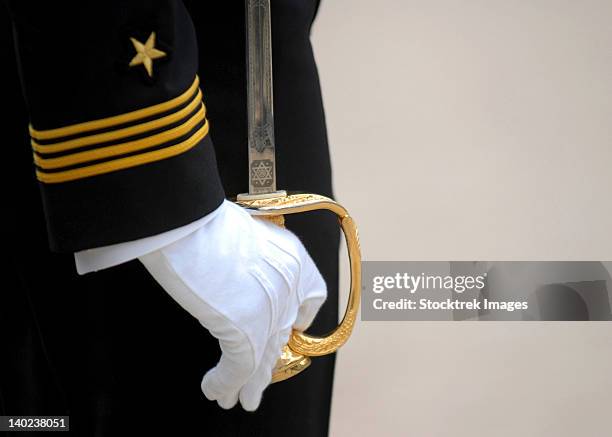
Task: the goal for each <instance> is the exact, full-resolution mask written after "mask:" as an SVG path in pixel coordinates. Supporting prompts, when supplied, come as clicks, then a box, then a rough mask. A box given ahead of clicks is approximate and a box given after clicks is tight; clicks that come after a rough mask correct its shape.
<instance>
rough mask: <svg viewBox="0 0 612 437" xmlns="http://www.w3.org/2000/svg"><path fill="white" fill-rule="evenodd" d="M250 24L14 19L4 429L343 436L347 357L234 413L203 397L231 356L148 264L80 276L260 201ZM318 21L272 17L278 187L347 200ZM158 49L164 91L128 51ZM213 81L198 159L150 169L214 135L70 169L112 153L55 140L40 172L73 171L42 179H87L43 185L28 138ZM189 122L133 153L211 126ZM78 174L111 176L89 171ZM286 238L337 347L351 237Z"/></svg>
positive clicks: (180, 16)
mask: <svg viewBox="0 0 612 437" xmlns="http://www.w3.org/2000/svg"><path fill="white" fill-rule="evenodd" d="M230 3H231V4H230ZM243 6H244V5H243V3H242V2H202V1H189V2H185V5H183V3H181V2H176V1H129V2H115V1H105V2H76V1H75V2H30V1H24V0H16V1H9V2H8V8H3V9H2V24H3V26H2V29H3V30H2V31H3V42H4V43H5V46H4V48H5V51H4V53H3V62H4V65H5V71H6V72H7V73H8V74H9V79H8V80H7V82H6V83H5V93H3V94H4V99H3V105H4V106H5V108H8V113H7V114H6V115H5V116H4V128H3V130H4V144H3V160H2V162H3V168H4V171H3V172H1V174H2V186H3V190H2V195H3V197H4V199H5V205H7V206H8V209H7V210H5V211H6V212H8V215H9V218H10V222H9V223H8V224H7V225H5V226H4V231H5V233H4V239H3V241H4V242H5V243H6V245H7V247H6V252H7V253H9V254H10V258H9V262H8V263H6V264H4V266H3V271H2V277H3V282H2V283H3V286H2V292H1V293H0V336H1V337H0V340H1V341H2V345H3V346H2V349H0V366H1V367H0V414H4V415H7V414H13V415H30V414H39V415H43V414H44V415H69V416H70V420H71V431H72V434H73V435H78V436H111V435H113V436H114V435H118V434H119V433H120V432H133V433H137V435H144V434H146V433H148V432H161V433H168V435H180V436H183V435H206V436H275V435H292V436H302V435H303V436H324V435H326V434H327V429H328V422H329V409H330V402H331V389H332V381H333V369H334V358H335V357H334V356H328V357H322V358H317V359H315V360H314V361H313V364H312V366H311V368H309V369H308V370H307V371H305V372H304V373H302V374H301V375H298V376H297V377H295V378H293V379H291V380H289V381H286V382H282V383H279V384H274V385H272V386H270V387H269V388H268V389H267V390H266V391H265V393H264V398H263V401H262V404H261V407H260V408H259V409H258V411H256V412H255V413H247V412H245V411H243V410H242V409H241V407H240V406H237V407H235V408H234V409H232V410H229V411H226V410H222V409H220V408H219V407H218V406H217V404H216V403H215V402H209V401H208V400H206V398H205V397H204V395H203V394H202V393H201V390H200V381H201V378H202V376H203V374H204V372H205V371H206V370H207V369H208V368H210V367H212V366H213V365H214V364H215V363H216V361H217V360H218V359H219V356H220V351H219V347H218V344H217V341H216V339H214V338H213V337H212V336H211V335H210V334H209V333H208V332H207V331H206V330H204V329H202V327H201V325H200V324H199V323H198V321H197V320H195V319H193V318H192V317H191V316H189V315H188V313H186V312H185V311H184V310H183V309H182V308H181V307H180V306H179V305H178V304H177V303H176V302H174V301H173V300H172V298H170V297H169V296H168V295H167V294H166V293H165V291H164V290H163V289H162V288H161V287H160V286H159V285H158V284H157V283H156V282H155V281H154V280H153V279H152V278H151V277H150V276H149V275H148V273H147V272H146V270H145V269H144V267H143V266H142V265H141V264H140V263H139V262H138V261H131V262H128V263H125V264H123V265H120V266H117V267H113V268H110V269H106V270H103V271H100V272H96V273H92V274H88V275H85V276H79V275H77V273H76V271H75V267H74V259H73V256H72V252H74V251H77V250H81V249H84V248H88V247H95V246H101V245H107V244H112V243H116V242H119V241H128V240H132V239H136V238H141V237H144V236H147V235H154V234H156V233H160V232H163V231H165V230H168V229H172V228H174V227H177V226H180V225H182V224H185V223H188V222H190V221H192V220H194V219H197V218H199V217H201V216H203V215H205V214H206V213H208V212H210V211H211V210H212V209H214V208H215V207H216V206H217V205H218V204H219V203H220V202H221V200H222V199H223V197H224V196H226V197H232V196H235V195H236V194H237V193H239V192H245V191H246V189H247V175H246V169H247V154H246V82H245V59H246V58H245V34H244V9H243ZM317 7H318V2H317V1H314V0H307V1H303V0H272V29H273V62H274V66H273V68H274V105H275V117H276V139H277V147H278V149H277V156H278V162H277V173H278V186H279V187H280V188H284V189H289V190H303V191H310V192H315V193H319V194H323V195H327V196H330V197H333V196H332V194H333V193H332V188H331V170H330V162H329V152H328V145H327V138H326V128H325V120H324V114H323V107H322V102H321V94H320V87H319V82H318V76H317V71H316V66H315V62H314V58H313V54H312V48H311V45H310V40H309V33H310V27H311V24H312V21H313V20H314V17H315V15H316V11H317ZM9 11H10V12H9ZM9 17H12V18H13V26H14V29H13V32H11V21H10V19H9ZM189 17H191V19H190V18H189ZM153 31H154V32H156V37H157V39H156V47H157V48H158V49H159V50H162V51H163V52H164V53H165V54H166V56H165V57H163V58H160V59H155V60H154V61H153V76H152V77H149V76H148V75H147V73H146V70H145V69H144V67H143V66H142V65H137V66H134V67H129V66H128V63H129V62H130V60H131V58H132V57H133V56H134V54H135V52H134V47H133V46H132V43H131V42H130V39H129V38H130V37H134V38H136V39H137V40H139V41H141V42H143V43H144V42H145V40H146V39H147V38H148V37H149V35H150V33H151V32H153ZM13 37H15V40H14V41H13ZM13 44H14V45H15V48H16V51H17V53H18V56H19V62H17V67H16V66H15V65H13V63H15V56H14V50H13V47H11V45H13ZM11 52H12V53H11ZM196 74H197V75H198V76H199V79H200V83H199V88H200V89H201V90H202V93H203V98H202V100H203V102H204V104H205V110H206V120H208V123H209V126H208V128H209V129H208V133H207V134H206V135H205V136H204V137H203V138H202V139H200V140H199V141H197V143H196V145H195V146H193V147H190V148H189V149H187V150H185V151H182V152H180V153H175V154H173V155H171V156H168V157H165V158H163V159H155V160H151V158H149V156H153V155H145V153H147V152H150V151H155V150H164V149H168V151H172V150H175V149H176V147H174V146H177V145H179V144H183V143H186V142H187V141H188V140H189V139H190V138H191V137H194V136H195V135H196V134H197V132H201V129H203V126H204V124H205V121H199V122H197V123H196V122H194V123H192V126H191V125H190V129H189V130H186V131H185V132H184V133H183V134H181V136H174V137H172V138H171V139H170V140H168V141H166V142H163V143H160V144H157V145H156V146H155V147H152V148H146V149H141V150H137V151H133V152H128V153H126V154H124V155H118V156H113V157H108V156H104V157H102V158H99V159H97V160H96V159H88V160H85V161H83V162H78V163H76V164H75V163H72V161H70V160H71V159H74V158H75V156H73V155H74V154H75V153H78V152H81V151H88V150H94V149H98V148H100V149H103V148H104V147H106V146H108V145H109V144H111V143H112V141H111V142H105V141H103V139H104V138H105V137H104V136H102V137H99V138H100V139H101V140H100V141H96V142H94V143H92V144H90V145H88V146H85V148H83V149H81V148H79V149H78V150H77V151H76V152H75V151H74V150H72V149H69V150H66V151H59V152H58V151H53V152H50V153H46V150H55V149H45V148H44V147H45V146H53V145H57V144H60V145H61V144H65V143H66V142H69V141H71V140H74V139H79V138H82V137H84V136H85V137H86V136H87V135H89V134H91V133H92V132H85V133H82V132H78V133H76V134H74V133H73V134H72V135H73V136H72V137H71V136H66V137H55V138H51V139H40V140H37V144H39V149H40V150H42V152H40V153H39V158H43V159H50V160H53V159H54V158H62V159H64V160H62V159H60V160H59V161H58V162H61V165H59V167H58V166H51V167H54V168H41V167H38V175H39V176H38V177H39V179H40V178H43V179H45V178H49V176H47V175H46V174H53V173H60V174H62V175H68V176H66V177H76V179H73V180H68V181H60V182H56V181H55V182H45V181H43V180H38V181H37V176H35V174H34V173H35V172H34V169H35V168H34V166H33V163H32V156H33V155H32V148H31V147H30V138H29V137H28V135H27V123H28V121H29V122H30V123H31V124H32V127H33V128H34V129H36V130H40V131H47V130H51V129H55V128H57V127H61V126H66V125H74V124H77V123H81V122H85V121H90V120H96V119H100V118H105V117H111V116H114V115H117V114H123V113H127V112H130V111H134V110H137V109H139V108H144V107H151V106H153V105H156V104H159V103H162V102H166V101H169V100H172V99H173V98H175V97H176V96H178V95H180V94H181V93H184V91H185V90H187V89H188V87H189V86H190V85H192V83H193V80H194V77H195V75H196ZM20 80H21V83H22V86H23V90H21V89H20V86H19V83H20ZM23 96H25V102H26V103H27V109H26V106H25V105H24V99H23ZM194 96H195V95H190V96H189V99H188V100H186V101H185V102H182V103H181V104H180V105H178V106H174V107H172V108H170V109H168V110H166V111H165V112H161V113H157V114H155V115H149V116H148V117H145V118H142V117H141V118H139V119H137V120H135V121H131V122H128V123H126V124H124V125H120V126H118V127H116V126H113V127H111V128H102V129H100V130H98V131H93V133H96V134H104V133H105V132H108V131H113V130H114V129H119V128H121V129H122V128H129V127H130V126H132V125H139V124H142V123H147V122H149V121H151V120H158V121H159V120H160V119H162V117H166V116H169V115H172V114H174V113H178V112H179V111H180V110H181V109H182V108H184V107H186V106H187V105H189V104H190V102H192V101H193V100H194V99H196V97H194ZM181 117H182V118H180V120H178V121H175V122H173V123H165V124H163V125H162V126H161V127H158V128H157V130H154V131H151V132H149V133H144V134H136V135H134V136H133V137H129V138H123V140H130V141H138V140H139V139H142V138H146V137H147V136H148V135H154V134H159V133H162V132H164V131H170V130H171V129H174V128H176V127H177V126H179V124H183V123H186V122H187V121H189V120H192V119H193V120H195V118H194V117H195V115H194V112H189V113H188V114H187V115H185V116H184V117H183V116H181ZM195 121H197V120H195ZM43 136H44V135H43ZM96 138H98V137H96ZM104 150H106V149H104ZM172 153H174V152H172ZM141 154H142V157H141V158H142V159H143V160H144V161H145V162H143V163H140V164H138V165H131V164H130V165H131V166H127V167H125V168H115V169H113V170H111V171H106V172H104V173H99V174H96V172H97V171H99V170H98V169H99V168H105V167H104V165H103V166H101V167H100V166H98V164H103V163H105V162H108V161H114V160H115V159H119V158H126V157H127V158H129V157H132V156H139V155H141ZM66 157H68V158H66ZM65 159H68V161H65ZM46 162H55V161H46ZM117 162H120V163H123V162H132V161H130V160H128V161H117ZM105 165H106V164H105ZM111 165H115V164H114V163H113V164H111ZM117 165H124V164H117ZM79 168H84V169H85V172H87V171H91V172H93V173H94V174H93V175H89V176H83V174H84V173H80V170H79V171H77V172H74V171H73V170H75V169H79ZM216 168H218V173H217V170H216ZM40 174H43V176H40ZM73 175H76V176H73ZM54 177H57V176H51V177H50V178H51V179H53V178H54ZM61 177H63V176H60V178H61ZM51 179H45V180H51ZM41 196H42V200H43V201H42V202H41ZM287 226H288V228H289V229H291V230H293V231H294V232H296V233H297V234H298V235H299V236H300V237H301V239H302V241H303V242H304V244H305V245H306V247H307V248H308V250H309V252H310V253H311V255H312V257H313V259H314V260H315V262H316V263H317V266H318V267H319V269H320V270H321V272H322V274H323V276H324V278H325V280H326V282H327V284H328V289H329V298H328V300H327V302H326V304H325V305H324V307H323V309H322V310H321V312H320V313H319V315H318V316H317V319H316V320H315V323H314V325H313V327H312V329H311V332H314V333H324V332H327V331H328V330H330V329H331V328H333V327H334V326H335V324H336V322H337V304H338V301H337V281H338V265H337V256H338V243H339V230H338V228H337V224H336V221H335V219H334V218H333V217H331V216H330V215H327V214H325V213H309V214H306V215H302V216H290V217H288V220H287ZM49 248H51V250H50V249H49ZM16 435H17V434H16ZM19 435H27V433H20V434H19Z"/></svg>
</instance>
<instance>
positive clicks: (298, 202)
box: [236, 192, 361, 382]
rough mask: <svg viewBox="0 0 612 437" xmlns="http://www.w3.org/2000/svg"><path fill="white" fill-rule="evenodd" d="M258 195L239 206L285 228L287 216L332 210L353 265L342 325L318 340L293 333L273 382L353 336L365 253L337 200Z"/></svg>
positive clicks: (242, 200)
mask: <svg viewBox="0 0 612 437" xmlns="http://www.w3.org/2000/svg"><path fill="white" fill-rule="evenodd" d="M253 197H255V196H249V195H248V194H247V195H239V196H238V199H237V200H236V203H237V204H238V205H240V206H242V207H244V208H246V209H248V210H249V212H250V213H251V214H252V215H253V216H255V217H260V218H262V219H266V220H271V221H273V222H274V223H276V224H278V225H280V226H283V220H282V219H283V218H284V217H283V216H284V215H287V214H297V213H301V212H307V211H315V210H328V211H331V212H333V213H334V214H335V215H336V217H337V218H338V222H339V224H340V227H341V229H342V231H343V233H344V237H345V240H346V246H347V249H348V255H349V262H350V275H351V285H350V291H349V297H348V303H347V307H346V310H345V312H344V317H343V318H342V321H341V322H340V324H339V325H338V326H337V327H336V329H334V330H333V331H331V332H330V333H329V334H327V335H325V336H322V337H318V336H313V335H309V334H307V333H305V332H300V331H297V330H293V331H292V333H291V336H290V337H289V342H288V343H287V345H286V346H285V347H284V349H283V354H282V356H281V358H280V359H279V360H278V362H277V363H276V367H275V369H274V372H273V376H272V382H279V381H283V380H285V379H288V378H290V377H292V376H294V375H297V374H298V373H300V372H301V371H302V370H304V369H306V368H307V367H308V366H309V365H310V357H318V356H322V355H328V354H331V353H333V352H335V351H336V350H337V349H338V348H339V347H340V346H342V345H343V344H344V343H346V341H347V340H348V338H349V337H350V335H351V332H352V331H353V326H354V325H355V321H356V319H357V312H358V310H359V301H360V297H361V252H360V247H359V237H358V234H357V227H356V226H355V222H354V221H353V219H352V217H351V216H350V215H349V213H348V211H347V210H346V209H345V208H344V207H343V206H342V205H340V204H339V203H337V202H335V201H334V200H332V199H330V198H328V197H325V196H321V195H318V194H302V193H298V194H289V195H287V194H285V193H284V192H280V194H279V195H277V196H274V197H267V198H262V199H253Z"/></svg>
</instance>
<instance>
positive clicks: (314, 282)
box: [293, 252, 327, 331]
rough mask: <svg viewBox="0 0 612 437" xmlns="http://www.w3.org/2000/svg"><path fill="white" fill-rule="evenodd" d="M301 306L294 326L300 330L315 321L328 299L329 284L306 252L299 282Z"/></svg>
mask: <svg viewBox="0 0 612 437" xmlns="http://www.w3.org/2000/svg"><path fill="white" fill-rule="evenodd" d="M298 295H299V298H300V306H299V309H298V314H297V317H296V319H295V322H294V323H293V327H294V328H295V329H298V330H300V331H304V330H306V329H307V328H308V327H309V326H310V325H311V324H312V322H313V320H314V318H315V316H316V315H317V313H318V312H319V310H320V309H321V305H323V303H324V302H325V300H326V299H327V285H326V284H325V280H324V279H323V277H322V276H321V273H320V272H319V270H318V269H317V266H316V265H315V263H314V261H313V260H312V258H311V257H310V255H308V253H306V252H305V256H304V259H303V261H302V270H301V272H300V282H299V284H298Z"/></svg>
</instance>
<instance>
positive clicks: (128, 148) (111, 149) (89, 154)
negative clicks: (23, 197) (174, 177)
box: [34, 104, 206, 169]
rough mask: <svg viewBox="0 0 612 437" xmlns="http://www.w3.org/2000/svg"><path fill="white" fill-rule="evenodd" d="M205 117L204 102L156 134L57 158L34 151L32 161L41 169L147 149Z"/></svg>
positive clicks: (168, 139) (187, 130) (181, 134)
mask: <svg viewBox="0 0 612 437" xmlns="http://www.w3.org/2000/svg"><path fill="white" fill-rule="evenodd" d="M205 117H206V112H205V110H204V104H201V105H200V110H199V111H198V112H197V113H196V114H195V115H194V116H193V117H191V118H190V119H189V120H187V121H186V122H185V123H183V124H181V125H179V126H177V127H175V128H172V129H169V130H167V131H164V132H161V133H158V134H156V135H151V136H150V137H146V138H141V139H139V140H134V141H128V142H126V143H121V144H116V145H112V146H106V147H100V148H98V149H93V150H87V151H85V152H78V153H73V154H70V155H65V156H61V157H59V158H42V157H40V155H38V154H37V153H34V163H35V164H36V165H37V166H38V167H40V168H42V169H56V168H61V167H68V166H71V165H75V164H81V163H83V162H88V161H96V160H98V159H105V158H110V157H113V156H117V155H124V154H126V153H131V152H136V151H138V150H142V149H148V148H150V147H155V146H159V145H161V144H163V143H166V142H168V141H172V140H176V139H177V138H180V137H182V136H184V135H187V134H188V133H189V132H190V131H191V130H192V129H193V128H194V127H196V126H197V125H198V124H199V123H200V122H201V121H202V120H204V118H205Z"/></svg>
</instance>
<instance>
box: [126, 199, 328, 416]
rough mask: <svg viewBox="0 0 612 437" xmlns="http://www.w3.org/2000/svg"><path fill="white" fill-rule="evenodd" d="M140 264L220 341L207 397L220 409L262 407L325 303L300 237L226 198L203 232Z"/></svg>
mask: <svg viewBox="0 0 612 437" xmlns="http://www.w3.org/2000/svg"><path fill="white" fill-rule="evenodd" d="M138 259H139V260H140V261H141V262H142V263H143V264H144V266H145V267H146V269H147V270H148V271H149V272H150V273H151V275H152V276H153V277H154V278H155V279H156V280H157V282H158V283H159V284H160V285H161V286H162V287H163V288H164V289H165V290H166V291H167V292H168V293H169V294H170V295H171V296H172V298H173V299H174V300H176V301H177V302H178V303H179V304H180V305H181V306H182V307H183V308H184V309H185V310H187V311H188V312H189V313H190V314H191V315H192V316H194V317H195V318H197V319H198V320H199V321H200V323H201V324H202V325H203V326H204V327H206V328H207V329H208V330H209V331H210V332H211V333H212V335H214V336H215V337H216V338H218V339H219V345H220V347H221V351H222V355H221V359H220V360H219V362H218V363H217V365H216V366H215V367H213V368H212V369H210V370H209V371H208V372H207V373H206V374H205V375H204V377H203V379H202V391H203V392H204V395H205V396H206V397H207V398H208V399H210V400H216V401H217V402H218V404H219V405H220V406H221V407H222V408H231V407H233V406H234V405H236V403H237V402H238V400H240V403H241V405H242V407H243V408H244V409H245V410H248V411H253V410H255V409H257V407H258V406H259V403H260V401H261V397H262V393H263V391H264V390H265V388H266V387H267V386H268V385H269V384H270V382H271V378H272V369H273V367H274V365H275V363H276V361H277V360H278V358H279V357H280V354H281V349H282V347H283V346H284V345H285V344H286V343H287V341H288V339H289V335H290V333H291V329H292V328H295V329H299V330H305V329H306V328H307V327H308V326H310V324H311V323H312V321H313V319H314V317H315V315H316V313H317V312H318V311H319V308H320V307H321V305H322V304H323V302H324V301H325V299H326V297H327V288H326V285H325V281H324V280H323V278H322V277H321V274H320V273H319V271H318V269H317V267H316V266H315V264H314V262H313V261H312V259H311V257H310V256H309V255H308V252H307V251H306V249H305V248H304V246H303V245H302V243H301V242H300V240H299V239H298V238H297V236H296V235H294V234H293V233H292V232H290V231H288V230H286V229H284V228H281V227H279V226H277V225H274V224H272V223H269V222H266V221H264V220H260V219H255V218H253V217H251V215H250V214H249V213H248V212H247V211H246V210H244V209H243V208H241V207H239V206H238V205H235V204H234V203H232V202H230V201H227V200H226V201H224V204H223V205H221V207H220V210H219V211H218V212H217V213H216V214H215V216H214V217H213V218H212V219H211V220H210V221H209V222H208V223H206V224H205V225H204V226H202V227H200V228H199V229H197V230H196V231H194V232H193V233H191V234H189V235H187V236H185V237H183V238H181V239H180V240H178V241H175V242H173V243H171V244H169V245H167V246H164V247H162V248H161V249H158V250H155V251H153V252H151V253H149V254H146V255H143V256H140V257H139V258H138ZM193 347H198V345H193Z"/></svg>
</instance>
